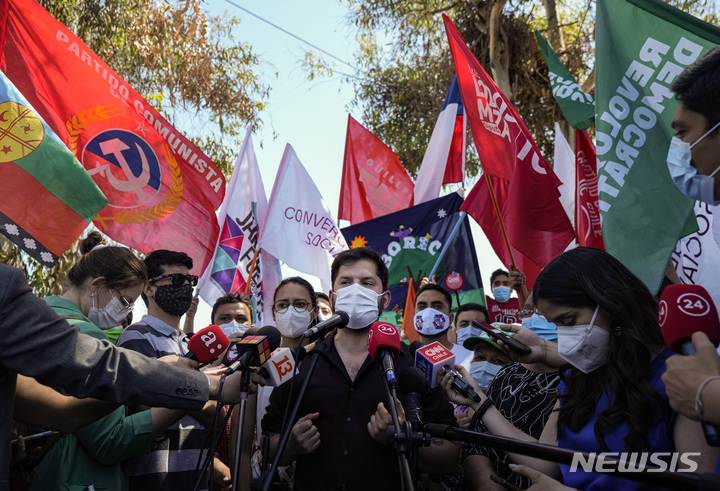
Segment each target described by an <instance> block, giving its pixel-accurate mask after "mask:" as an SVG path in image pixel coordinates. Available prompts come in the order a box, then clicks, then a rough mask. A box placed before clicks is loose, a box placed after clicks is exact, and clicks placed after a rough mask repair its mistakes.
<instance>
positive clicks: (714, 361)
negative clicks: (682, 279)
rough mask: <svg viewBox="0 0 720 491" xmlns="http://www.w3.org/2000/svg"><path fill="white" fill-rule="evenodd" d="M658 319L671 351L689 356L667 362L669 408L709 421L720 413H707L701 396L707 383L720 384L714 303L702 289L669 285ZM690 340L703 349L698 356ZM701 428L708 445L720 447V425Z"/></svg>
mask: <svg viewBox="0 0 720 491" xmlns="http://www.w3.org/2000/svg"><path fill="white" fill-rule="evenodd" d="M658 320H659V322H660V330H661V331H662V335H663V339H664V340H665V344H666V345H667V346H668V348H669V349H670V350H671V351H674V352H676V353H678V352H681V353H683V354H686V355H690V356H686V357H684V359H682V358H681V359H676V358H680V357H671V358H669V359H668V360H667V363H666V364H667V371H666V372H665V373H664V374H663V376H662V379H663V382H664V383H665V384H666V393H667V395H668V398H669V399H670V405H671V407H673V408H675V409H676V410H678V411H680V412H681V413H683V414H685V415H686V416H688V417H689V418H691V419H695V420H702V421H707V420H708V419H709V418H708V416H709V415H710V414H713V415H714V414H717V413H718V410H720V407H715V408H713V410H712V411H711V410H707V411H705V410H704V408H703V397H702V396H703V393H704V392H703V391H704V390H708V384H718V383H720V357H718V355H717V353H716V352H715V350H714V346H717V344H718V342H719V341H720V319H718V313H717V309H716V308H715V304H714V303H713V301H712V298H711V297H710V294H709V293H708V292H707V290H705V288H703V287H702V286H699V285H670V286H668V287H667V288H665V290H664V291H663V293H662V295H661V296H660V302H659V304H658ZM691 338H692V339H693V340H697V342H698V347H699V348H701V349H702V351H698V352H697V354H696V347H695V346H694V345H693V343H692V342H691ZM713 345H714V346H713ZM681 367H684V370H683V369H681ZM688 368H690V370H689V371H688V370H687V369H688ZM713 377H717V379H715V378H713ZM708 392H709V391H708ZM690 405H691V406H692V407H690ZM702 426H703V432H704V433H705V440H706V441H707V443H708V444H709V445H712V446H714V447H720V426H718V425H716V424H711V423H707V422H703V424H702Z"/></svg>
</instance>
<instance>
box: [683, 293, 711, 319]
mask: <svg viewBox="0 0 720 491" xmlns="http://www.w3.org/2000/svg"><path fill="white" fill-rule="evenodd" d="M677 304H678V308H679V309H680V310H681V311H683V312H685V313H686V314H687V315H692V316H694V317H701V316H703V315H707V314H709V313H710V305H709V304H708V301H707V300H706V299H704V298H703V297H701V296H700V295H698V294H696V293H686V294H684V295H680V296H679V297H678V299H677Z"/></svg>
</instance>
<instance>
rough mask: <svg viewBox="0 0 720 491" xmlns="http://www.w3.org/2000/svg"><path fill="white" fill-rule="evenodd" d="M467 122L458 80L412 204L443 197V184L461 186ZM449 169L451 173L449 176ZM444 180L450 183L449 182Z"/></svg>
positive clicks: (432, 138) (442, 113)
mask: <svg viewBox="0 0 720 491" xmlns="http://www.w3.org/2000/svg"><path fill="white" fill-rule="evenodd" d="M466 129H467V120H466V118H465V111H464V109H463V104H462V97H461V96H460V87H459V86H458V81H457V76H455V78H453V81H452V84H450V89H449V90H448V93H447V96H446V97H445V103H444V104H443V107H442V110H441V111H440V115H439V116H438V119H437V122H436V123H435V128H433V132H432V135H430V141H429V142H428V146H427V150H426V151H425V156H424V157H423V161H422V164H420V170H419V171H418V175H417V179H416V180H415V194H414V197H413V202H414V203H415V204H416V205H419V204H420V203H425V202H426V201H430V200H431V199H435V198H438V197H439V196H440V190H441V189H442V185H443V181H444V182H445V183H446V184H448V183H451V182H462V181H463V176H464V175H465V135H466V134H467V132H466ZM448 167H449V168H450V169H451V172H450V173H449V175H447V174H448ZM445 177H447V178H448V179H447V180H446V179H445Z"/></svg>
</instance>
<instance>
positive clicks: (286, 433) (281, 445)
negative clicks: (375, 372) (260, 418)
mask: <svg viewBox="0 0 720 491" xmlns="http://www.w3.org/2000/svg"><path fill="white" fill-rule="evenodd" d="M324 349H325V337H324V336H323V337H321V338H319V339H318V340H317V341H315V347H314V348H313V350H312V359H311V360H310V366H309V368H308V372H307V374H306V375H305V379H304V380H303V383H302V386H301V387H300V391H299V392H298V396H297V399H296V400H295V405H294V406H293V408H292V411H291V412H290V417H289V418H288V424H287V426H285V427H284V428H283V430H282V433H281V434H280V440H279V441H278V447H277V450H276V452H275V458H274V459H273V462H272V465H271V466H270V470H269V471H267V472H266V473H264V475H263V477H262V478H261V479H262V487H261V488H260V489H261V490H262V491H268V490H269V489H270V485H271V484H272V481H273V478H274V477H275V472H277V468H278V466H279V465H280V458H281V457H282V454H283V452H284V451H285V447H286V446H287V443H288V440H289V439H290V433H291V432H292V428H293V425H294V424H295V423H294V422H295V418H296V417H297V413H298V411H299V410H300V404H301V403H302V400H303V397H304V396H305V392H307V388H308V386H309V385H310V379H311V378H312V374H313V373H314V372H315V367H316V366H317V362H318V358H319V357H320V352H321V351H323V350H324ZM290 397H292V394H289V395H288V400H289V398H290ZM233 489H237V488H235V486H234V485H233Z"/></svg>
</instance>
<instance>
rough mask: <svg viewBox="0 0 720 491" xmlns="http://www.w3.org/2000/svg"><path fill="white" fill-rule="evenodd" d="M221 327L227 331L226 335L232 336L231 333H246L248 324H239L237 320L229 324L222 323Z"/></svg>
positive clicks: (223, 330)
mask: <svg viewBox="0 0 720 491" xmlns="http://www.w3.org/2000/svg"><path fill="white" fill-rule="evenodd" d="M218 327H220V329H222V332H224V333H225V335H226V336H230V335H231V334H236V333H240V334H245V331H247V330H248V326H246V325H244V324H238V323H237V322H235V321H230V322H228V323H227V324H220V326H218Z"/></svg>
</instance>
